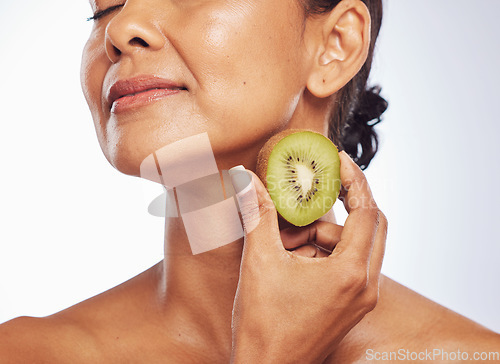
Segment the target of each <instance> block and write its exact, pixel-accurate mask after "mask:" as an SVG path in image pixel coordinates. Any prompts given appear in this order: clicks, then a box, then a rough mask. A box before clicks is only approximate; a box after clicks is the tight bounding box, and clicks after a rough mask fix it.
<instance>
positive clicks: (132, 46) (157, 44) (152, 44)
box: [105, 3, 165, 63]
mask: <svg viewBox="0 0 500 364" xmlns="http://www.w3.org/2000/svg"><path fill="white" fill-rule="evenodd" d="M131 4H132V3H127V4H125V6H123V8H121V9H120V11H119V13H117V14H116V15H115V16H114V17H113V18H112V19H111V20H110V21H109V23H108V25H107V27H106V36H105V43H106V44H105V49H106V54H107V56H108V58H109V60H110V61H111V62H112V63H116V62H118V61H119V60H120V58H121V57H123V56H125V55H132V54H135V53H137V52H140V51H143V50H151V51H155V50H159V49H161V48H163V46H164V45H165V37H164V35H163V33H162V32H161V30H160V29H158V28H157V27H156V26H155V25H154V23H153V20H154V19H152V18H151V14H150V12H149V11H148V10H147V9H144V8H141V9H139V8H137V7H136V8H135V9H133V8H132V7H131ZM127 5H129V6H127Z"/></svg>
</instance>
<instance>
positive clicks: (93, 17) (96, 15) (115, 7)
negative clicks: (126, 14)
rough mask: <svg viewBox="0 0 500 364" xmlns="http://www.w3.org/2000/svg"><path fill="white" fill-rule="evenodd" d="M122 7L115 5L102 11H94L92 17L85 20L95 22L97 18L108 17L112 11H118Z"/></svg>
mask: <svg viewBox="0 0 500 364" xmlns="http://www.w3.org/2000/svg"><path fill="white" fill-rule="evenodd" d="M122 6H123V4H121V5H115V6H111V7H109V8H107V9H104V10H100V11H96V12H95V13H94V15H92V16H91V17H89V18H87V21H91V20H97V19H99V18H102V17H103V16H105V15H108V14H109V13H111V12H112V11H113V10H115V9H118V8H119V7H122Z"/></svg>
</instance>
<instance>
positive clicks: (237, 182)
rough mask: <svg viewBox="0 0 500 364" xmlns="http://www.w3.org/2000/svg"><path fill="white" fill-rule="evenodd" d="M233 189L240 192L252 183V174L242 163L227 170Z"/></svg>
mask: <svg viewBox="0 0 500 364" xmlns="http://www.w3.org/2000/svg"><path fill="white" fill-rule="evenodd" d="M228 172H229V175H230V176H231V182H232V183H233V187H234V191H235V192H236V193H241V192H242V191H243V190H245V189H246V188H248V187H249V186H250V185H251V184H252V176H251V174H250V173H248V172H247V171H246V169H245V167H243V166H242V165H239V166H236V167H233V168H231V169H230V170H229V171H228Z"/></svg>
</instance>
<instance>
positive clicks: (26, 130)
mask: <svg viewBox="0 0 500 364" xmlns="http://www.w3.org/2000/svg"><path fill="white" fill-rule="evenodd" d="M385 4H386V12H385V19H384V25H383V28H382V32H381V36H380V39H379V44H378V48H377V53H376V59H375V63H374V67H373V71H372V77H371V80H372V82H373V83H379V84H380V85H381V86H382V94H383V96H385V97H386V98H387V99H388V100H389V103H390V107H389V110H388V111H387V113H386V115H385V120H384V122H383V123H382V124H380V125H379V128H378V130H379V132H380V141H381V145H380V151H379V154H378V155H377V156H376V158H375V159H374V161H373V163H372V165H371V166H370V167H369V169H368V170H367V176H368V179H369V182H370V184H371V186H372V190H373V192H374V195H375V199H376V201H377V202H378V204H379V206H380V208H381V209H382V210H383V211H384V212H385V214H386V215H387V217H388V219H389V237H388V242H387V253H386V258H385V263H384V267H383V272H384V273H385V274H387V275H388V276H390V277H391V278H393V279H395V280H397V281H399V282H401V283H403V284H405V285H407V286H409V287H410V288H412V289H414V290H416V291H417V292H419V293H421V294H423V295H425V296H427V297H429V298H431V299H433V300H435V301H437V302H438V303H440V304H443V305H445V306H447V307H449V308H451V309H453V310H455V311H457V312H459V313H461V314H463V315H465V316H467V317H470V318H472V319H473V320H475V321H478V322H480V323H481V324H483V325H485V326H487V327H489V328H491V329H494V330H495V331H500V313H499V312H498V308H499V307H500V292H499V291H500V289H499V287H500V284H499V282H500V264H499V259H500V238H499V235H498V227H499V225H500V212H499V211H500V209H499V207H498V206H499V203H500V192H499V186H500V172H499V168H498V164H499V162H500V143H499V142H498V138H499V134H500V126H499V125H498V120H499V117H498V105H499V101H498V100H497V98H498V85H499V81H500V75H499V69H498V65H499V64H500V62H499V54H500V47H499V41H498V36H499V35H500V31H499V30H500V29H499V27H500V26H499V24H500V23H499V22H498V15H499V14H500V1H497V0H481V1H474V2H471V1H465V0H425V1H410V0H389V1H386V2H385ZM90 12H91V11H90V7H89V6H88V4H87V3H86V2H85V1H83V0H81V1H71V2H68V1H63V0H55V1H49V2H39V1H33V0H25V1H22V2H14V1H13V0H9V1H5V0H3V1H2V2H0V34H1V35H2V41H1V44H2V47H1V57H0V70H1V71H2V78H1V87H0V110H1V113H0V120H1V124H0V125H1V128H2V130H1V132H0V152H1V153H0V162H1V165H2V169H1V172H0V173H1V176H2V178H1V182H0V187H1V188H0V322H2V321H5V320H8V319H10V318H13V317H16V316H19V315H30V316H44V315H48V314H51V313H54V312H56V311H59V310H61V309H63V308H66V307H68V306H70V305H73V304H75V303H77V302H79V301H81V300H84V299H86V298H88V297H90V296H93V295H95V294H97V293H100V292H102V291H104V290H106V289H109V288H111V287H113V286H115V285H117V284H119V283H121V282H123V281H125V280H127V279H128V278H130V277H132V276H134V275H135V274H138V273H139V272H141V271H143V270H144V269H147V268H148V267H149V266H151V265H153V264H154V263H156V262H157V261H159V260H160V259H162V253H163V251H162V239H163V221H162V219H161V218H157V217H153V216H151V215H149V214H148V213H147V203H148V202H149V199H150V198H153V197H154V196H155V193H156V192H159V191H161V189H159V190H154V191H153V190H152V188H154V187H152V186H150V185H149V184H148V183H147V182H144V181H141V180H139V179H137V178H131V177H126V176H124V175H122V174H121V173H118V172H116V171H115V170H114V169H113V168H112V167H111V166H110V165H109V164H108V163H107V161H106V160H105V158H104V156H103V155H102V153H101V151H100V148H99V145H98V143H97V140H96V137H95V131H94V127H93V124H92V120H91V117H90V113H89V111H88V110H87V106H86V103H85V101H84V98H83V96H82V95H81V91H80V85H79V63H80V56H81V49H82V47H83V44H84V42H85V41H86V37H87V36H88V33H89V32H90V28H91V25H90V24H89V23H87V22H85V18H86V17H87V16H90ZM335 209H336V212H337V213H338V218H339V220H340V221H341V222H342V221H343V219H345V213H343V212H342V208H341V206H340V205H338V204H336V206H335Z"/></svg>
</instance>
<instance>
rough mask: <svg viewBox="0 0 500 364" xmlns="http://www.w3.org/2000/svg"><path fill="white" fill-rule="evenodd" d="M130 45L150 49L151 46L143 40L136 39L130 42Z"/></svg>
mask: <svg viewBox="0 0 500 364" xmlns="http://www.w3.org/2000/svg"><path fill="white" fill-rule="evenodd" d="M129 44H130V45H132V46H133V45H140V46H142V47H149V44H148V43H147V42H146V41H145V40H144V39H142V38H139V37H134V38H132V39H131V40H130V41H129Z"/></svg>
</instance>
